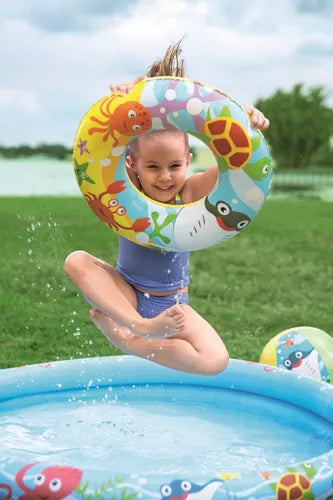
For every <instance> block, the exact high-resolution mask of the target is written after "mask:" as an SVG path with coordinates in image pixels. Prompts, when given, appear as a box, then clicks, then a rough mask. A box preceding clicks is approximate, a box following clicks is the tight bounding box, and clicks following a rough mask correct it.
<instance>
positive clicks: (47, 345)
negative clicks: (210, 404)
mask: <svg viewBox="0 0 333 500" xmlns="http://www.w3.org/2000/svg"><path fill="white" fill-rule="evenodd" d="M332 220H333V204H330V203H325V202H321V201H315V200H288V201H285V200H268V201H266V203H265V205H264V207H263V209H262V211H261V212H260V214H259V215H258V216H257V218H256V219H255V220H254V222H253V223H252V224H251V225H250V226H249V228H247V229H246V230H244V231H243V232H242V233H241V234H240V235H238V236H237V237H235V238H232V239H231V240H230V241H228V242H226V243H224V244H221V245H219V246H215V247H212V248H209V249H207V250H204V251H201V252H194V253H193V254H192V256H191V279H192V281H191V289H190V303H191V305H192V306H193V307H194V308H195V309H197V310H198V312H199V313H200V314H202V315H203V316H204V317H205V318H206V319H207V320H208V321H209V322H211V323H212V324H213V326H214V327H215V328H216V329H217V330H218V332H219V333H220V334H221V336H222V338H223V339H224V341H225V343H226V345H227V347H228V349H229V352H230V355H231V356H232V357H234V358H242V359H249V360H254V361H255V360H258V357H259V354H260V351H261V349H262V348H263V346H264V345H265V343H266V342H267V341H268V340H269V339H270V338H271V337H272V336H274V335H275V334H277V333H279V332H280V331H282V330H284V329H286V328H290V327H293V326H297V325H309V326H316V327H318V328H321V329H323V330H325V331H326V332H327V333H330V334H331V335H332V333H333V314H332V310H333V265H332V264H333V251H332V248H333V230H332V227H333V224H332ZM0 225H1V235H2V237H1V240H2V241H1V249H2V251H1V255H0V268H1V280H0V312H1V326H0V345H1V351H0V368H5V367H10V366H17V365H23V364H30V363H40V362H46V361H51V360H56V359H69V358H78V357H88V356H102V355H103V356H104V355H111V354H119V351H117V350H116V349H115V348H113V347H112V346H111V344H109V343H108V342H107V340H106V339H105V338H104V336H103V335H102V334H100V333H99V331H98V330H97V329H96V328H95V326H94V325H93V324H91V323H90V321H89V318H88V311H89V307H88V305H87V304H86V303H85V302H84V300H83V299H82V297H81V296H80V295H79V294H78V292H77V290H76V289H75V288H74V286H73V285H72V284H71V282H70V281H69V280H68V279H67V278H66V276H65V275H64V272H63V261H64V259H65V257H66V256H67V254H69V253H70V252H71V251H73V250H76V249H84V250H86V251H88V252H90V253H93V254H95V255H97V256H99V257H101V258H102V259H105V260H107V261H109V262H110V263H111V264H114V263H115V260H116V255H117V237H116V235H115V234H114V233H113V232H112V231H111V230H110V229H108V228H107V227H106V226H104V225H103V224H102V223H101V222H99V220H98V219H97V218H96V216H95V215H94V214H93V213H92V212H91V211H90V209H89V208H88V207H87V205H86V203H85V202H84V200H83V199H81V198H51V197H49V198H0Z"/></svg>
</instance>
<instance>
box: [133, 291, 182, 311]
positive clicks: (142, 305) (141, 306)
mask: <svg viewBox="0 0 333 500" xmlns="http://www.w3.org/2000/svg"><path fill="white" fill-rule="evenodd" d="M135 293H136V299H137V311H138V313H139V314H140V315H141V316H142V317H143V318H154V317H155V316H157V315H158V314H160V313H161V312H163V311H165V309H168V308H169V307H172V306H174V305H175V304H188V293H175V294H172V295H149V293H147V292H146V293H143V292H140V291H139V290H135Z"/></svg>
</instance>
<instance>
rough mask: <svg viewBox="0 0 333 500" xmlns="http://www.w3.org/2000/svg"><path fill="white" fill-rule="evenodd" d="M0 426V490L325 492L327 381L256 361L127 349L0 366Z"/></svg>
mask: <svg viewBox="0 0 333 500" xmlns="http://www.w3.org/2000/svg"><path fill="white" fill-rule="evenodd" d="M0 427H1V451H2V453H1V456H0V498H7V499H21V500H23V499H28V498H34V499H42V498H48V499H49V500H52V499H53V500H55V499H62V498H68V499H81V500H88V499H93V498H100V499H102V498H104V499H105V500H106V499H110V498H114V499H121V500H125V499H127V500H129V499H132V498H142V499H150V498H151V499H156V498H159V499H164V500H172V499H173V500H175V499H180V498H181V499H183V500H185V499H188V500H200V499H205V500H209V499H216V500H217V499H225V500H226V499H230V498H233V499H244V498H247V499H251V498H252V499H257V498H266V499H268V498H278V499H286V500H287V499H303V498H304V499H311V498H313V499H324V498H325V499H326V498H330V497H329V495H330V494H331V495H333V487H332V481H333V451H332V448H333V387H332V386H331V385H329V384H326V383H324V382H319V381H316V380H313V379H310V378H308V377H300V376H297V375H295V374H293V373H291V372H289V371H286V370H281V369H279V368H276V367H272V366H268V365H264V364H257V363H249V362H246V361H241V360H231V361H230V364H229V366H228V368H227V369H226V370H225V372H223V373H221V374H219V375H217V376H209V377H204V376H199V375H191V374H185V373H181V372H177V371H174V370H170V369H167V368H164V367H161V366H159V365H156V364H154V363H151V362H150V361H146V360H142V359H138V358H134V357H132V356H118V357H106V358H90V359H83V360H72V361H61V362H55V363H48V364H42V365H33V366H27V367H20V368H12V369H7V370H1V371H0ZM332 498H333V497H332Z"/></svg>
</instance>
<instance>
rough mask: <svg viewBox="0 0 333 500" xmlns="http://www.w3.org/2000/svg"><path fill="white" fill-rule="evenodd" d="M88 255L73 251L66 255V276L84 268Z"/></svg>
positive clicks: (80, 251) (81, 251)
mask: <svg viewBox="0 0 333 500" xmlns="http://www.w3.org/2000/svg"><path fill="white" fill-rule="evenodd" d="M90 258H91V257H90V255H89V254H88V253H87V252H85V251H84V250H75V252H72V253H70V254H69V255H68V257H67V258H66V260H65V262H64V270H65V273H66V274H67V275H68V276H72V274H73V273H75V272H77V271H78V270H81V269H83V268H84V267H86V265H87V262H88V261H89V259H90Z"/></svg>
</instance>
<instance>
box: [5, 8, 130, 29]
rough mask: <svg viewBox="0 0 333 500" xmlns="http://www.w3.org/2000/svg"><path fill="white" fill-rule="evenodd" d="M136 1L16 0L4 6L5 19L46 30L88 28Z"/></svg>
mask: <svg viewBox="0 0 333 500" xmlns="http://www.w3.org/2000/svg"><path fill="white" fill-rule="evenodd" d="M136 2H137V0H126V2H113V1H110V0H94V1H93V2H92V1H91V0H80V1H78V0H48V1H47V2H41V1H40V0H29V2H26V1H25V0H15V2H10V3H9V4H7V5H6V6H5V8H4V13H5V14H6V16H7V17H8V18H11V19H16V20H20V21H23V20H24V21H25V22H26V23H28V24H30V25H31V26H34V27H37V28H40V29H42V30H45V31H47V32H51V33H52V32H54V33H58V32H59V33H61V32H64V31H66V32H75V31H83V32H85V31H89V30H91V29H93V28H94V26H95V24H96V23H97V22H99V23H100V22H103V18H104V19H105V20H109V18H110V17H113V16H119V15H126V13H127V12H128V11H129V10H130V9H131V8H132V7H133V6H134V5H135V3H136Z"/></svg>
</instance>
